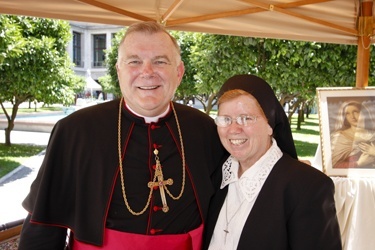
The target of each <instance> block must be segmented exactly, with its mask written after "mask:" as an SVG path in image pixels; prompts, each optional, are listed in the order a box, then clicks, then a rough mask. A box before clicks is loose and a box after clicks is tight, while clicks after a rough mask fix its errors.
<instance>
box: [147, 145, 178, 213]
mask: <svg viewBox="0 0 375 250" xmlns="http://www.w3.org/2000/svg"><path fill="white" fill-rule="evenodd" d="M158 153H159V151H158V150H157V149H155V150H154V154H155V161H156V166H155V177H156V178H157V181H155V182H153V181H150V182H149V183H148V187H149V188H154V187H159V190H160V196H161V201H162V203H163V208H162V210H163V212H164V213H166V212H168V210H169V207H168V204H167V199H166V198H165V191H164V187H165V185H172V184H173V180H172V179H171V178H169V179H168V180H164V176H163V171H162V169H161V164H160V160H159V156H158Z"/></svg>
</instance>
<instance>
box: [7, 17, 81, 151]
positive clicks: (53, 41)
mask: <svg viewBox="0 0 375 250" xmlns="http://www.w3.org/2000/svg"><path fill="white" fill-rule="evenodd" d="M0 28H1V30H0V34H1V37H2V38H4V40H3V39H2V41H4V42H1V44H0V49H1V51H0V54H1V55H2V56H1V58H2V59H1V61H0V105H1V107H2V109H3V111H4V114H5V116H6V118H7V120H8V127H7V128H6V129H5V144H6V145H9V146H10V145H11V142H10V133H11V131H12V130H13V128H14V120H15V118H16V116H17V111H18V107H19V105H20V104H21V103H23V102H25V101H38V102H43V103H45V104H53V103H63V104H65V105H68V104H71V103H73V101H74V97H75V91H77V89H80V88H81V87H83V86H84V81H83V79H82V78H79V77H77V76H75V74H74V72H73V70H72V69H71V66H72V65H71V62H70V60H69V57H68V54H67V51H66V46H67V44H68V42H69V40H70V39H71V34H70V27H69V23H68V22H66V21H58V20H51V19H41V18H33V17H23V16H10V15H0ZM5 102H10V103H11V104H12V113H11V114H9V113H8V112H7V110H6V109H5V106H4V103H5Z"/></svg>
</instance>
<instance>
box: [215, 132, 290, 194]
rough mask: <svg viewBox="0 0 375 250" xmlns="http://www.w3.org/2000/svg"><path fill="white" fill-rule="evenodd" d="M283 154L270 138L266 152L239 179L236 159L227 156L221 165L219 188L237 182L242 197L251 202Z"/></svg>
mask: <svg viewBox="0 0 375 250" xmlns="http://www.w3.org/2000/svg"><path fill="white" fill-rule="evenodd" d="M282 155H283V153H282V152H281V150H280V148H279V147H278V146H277V143H276V140H275V139H273V138H272V145H271V147H270V148H269V149H268V150H267V152H266V153H265V154H264V155H263V156H262V157H261V158H260V159H259V160H258V161H257V162H255V163H254V165H253V166H251V167H250V168H249V169H247V170H246V171H245V172H244V173H243V174H242V175H241V177H240V178H238V174H237V173H238V168H239V163H238V160H237V159H236V158H234V157H233V156H229V158H228V159H227V160H226V161H225V163H224V164H223V168H222V172H223V180H222V183H221V186H220V188H221V189H222V188H224V187H225V186H226V185H229V184H230V183H233V182H236V181H239V184H240V188H241V191H242V194H243V196H244V197H245V198H246V199H247V200H248V201H252V200H253V199H254V198H255V197H256V196H257V195H258V193H259V192H260V189H261V188H262V186H263V183H264V182H265V181H266V179H267V177H268V175H269V173H270V172H271V170H272V168H273V166H274V165H275V164H276V162H277V161H278V160H279V159H280V158H281V156H282Z"/></svg>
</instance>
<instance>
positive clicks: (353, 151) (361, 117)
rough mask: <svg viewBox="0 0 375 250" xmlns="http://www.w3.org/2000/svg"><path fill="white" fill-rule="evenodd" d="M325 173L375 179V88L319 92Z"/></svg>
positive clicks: (343, 88) (318, 89) (338, 89)
mask: <svg viewBox="0 0 375 250" xmlns="http://www.w3.org/2000/svg"><path fill="white" fill-rule="evenodd" d="M317 96H318V108H319V109H318V110H319V111H318V112H319V126H320V140H321V141H320V142H321V150H322V152H321V154H322V164H323V166H322V169H323V171H324V172H325V173H326V174H327V175H329V176H345V177H351V176H355V177H375V87H365V88H353V87H337V88H317Z"/></svg>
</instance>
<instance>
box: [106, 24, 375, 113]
mask: <svg viewBox="0 0 375 250" xmlns="http://www.w3.org/2000/svg"><path fill="white" fill-rule="evenodd" d="M122 34H123V33H122ZM122 34H121V36H122ZM172 35H173V36H174V37H176V38H177V39H178V41H179V43H180V46H181V55H182V60H183V61H184V64H185V75H184V78H183V80H182V83H181V85H180V86H179V88H178V89H177V92H176V95H175V99H177V100H183V102H184V103H187V100H189V99H190V98H192V97H194V98H196V99H197V100H198V101H200V102H201V103H202V105H203V108H204V110H205V112H206V113H209V112H210V111H211V109H212V108H213V107H214V105H215V104H216V101H217V93H218V91H219V89H220V87H221V86H222V84H223V83H224V82H225V80H226V79H228V78H229V77H231V76H233V75H235V74H256V75H258V76H260V77H262V78H264V79H265V80H266V81H267V82H268V83H270V85H271V87H272V88H273V90H274V91H275V93H276V96H277V97H278V99H279V101H280V103H281V104H282V105H288V106H289V107H290V109H289V110H290V113H289V117H290V118H291V115H292V114H293V113H295V112H296V111H297V110H302V111H304V110H309V109H310V108H311V106H313V105H316V88H317V87H340V86H353V87H354V86H355V80H356V65H357V64H356V60H357V58H356V55H357V46H353V45H340V44H328V43H316V42H302V41H289V40H278V39H265V38H251V37H236V36H226V35H213V34H204V33H191V32H177V31H172ZM117 48H118V46H117V47H116V46H113V47H112V50H110V51H109V56H108V57H107V58H109V59H110V60H109V61H108V62H107V65H108V67H109V72H111V73H110V76H111V77H110V78H109V80H108V81H107V82H108V84H109V85H113V86H116V87H117V88H118V82H117V74H116V71H115V68H114V64H115V60H117V59H115V58H117ZM370 58H371V65H373V61H374V60H375V55H374V51H373V50H372V51H371V57H370ZM374 75H375V68H374V66H372V67H370V78H369V85H373V84H374V82H373V81H374V80H373V79H372V78H371V76H374ZM107 79H108V78H107ZM119 93H120V92H119ZM301 115H303V112H302V113H301ZM299 120H300V119H299Z"/></svg>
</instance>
